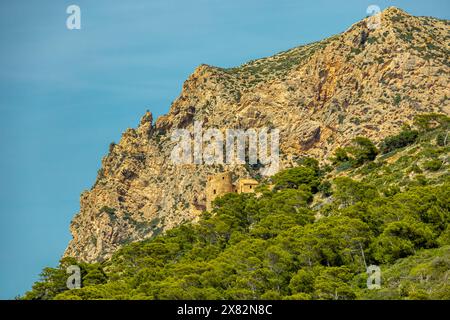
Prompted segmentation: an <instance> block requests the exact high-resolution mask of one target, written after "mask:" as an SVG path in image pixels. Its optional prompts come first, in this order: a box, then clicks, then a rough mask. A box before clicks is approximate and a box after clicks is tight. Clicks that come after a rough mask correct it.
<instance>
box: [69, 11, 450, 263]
mask: <svg viewBox="0 0 450 320" xmlns="http://www.w3.org/2000/svg"><path fill="white" fill-rule="evenodd" d="M449 40H450V23H449V21H447V20H438V19H433V18H428V17H413V16H410V15H408V14H406V13H405V12H403V11H401V10H399V9H396V8H389V9H387V10H385V11H383V12H382V13H381V24H380V26H379V28H376V29H373V30H372V29H370V28H369V27H368V20H367V19H364V20H362V21H360V22H358V23H356V24H354V25H352V26H351V27H350V28H349V29H348V30H347V31H345V32H344V33H342V34H339V35H336V36H333V37H330V38H328V39H325V40H323V41H320V42H316V43H312V44H309V45H305V46H301V47H297V48H294V49H291V50H288V51H285V52H282V53H279V54H277V55H274V56H272V57H268V58H263V59H258V60H254V61H251V62H249V63H246V64H244V65H242V66H240V67H237V68H231V69H223V68H218V67H212V66H208V65H201V66H199V67H198V68H197V69H196V70H195V71H194V73H193V74H192V75H191V76H190V77H189V78H188V79H187V80H186V82H185V83H184V85H183V89H182V92H181V94H180V96H179V97H178V98H177V99H176V101H175V102H174V103H173V104H172V106H171V108H170V111H169V112H168V113H167V115H164V116H162V117H160V118H159V119H157V120H156V122H155V123H153V118H152V115H151V113H149V112H147V113H146V114H145V115H144V116H143V118H142V120H141V122H140V124H139V126H138V127H137V128H136V129H128V130H127V131H126V132H125V133H124V134H123V136H122V138H121V140H120V142H119V143H118V144H112V145H111V146H110V152H109V154H108V155H107V156H106V157H104V159H103V161H102V167H101V169H100V170H99V174H98V177H97V181H96V183H95V185H94V186H93V187H92V189H91V190H90V191H87V192H84V193H83V194H82V195H81V200H80V202H81V209H80V212H79V213H78V214H77V215H76V216H75V218H74V219H73V221H72V223H71V232H72V235H73V240H71V242H70V243H69V246H68V248H67V250H66V252H65V256H73V257H76V258H78V259H80V260H83V261H87V262H94V261H101V260H103V259H106V258H108V257H110V256H111V254H112V253H113V252H114V251H115V250H116V249H117V248H119V247H120V246H122V245H123V244H125V243H128V242H131V241H136V240H142V239H145V238H149V237H152V236H155V235H157V234H159V233H160V232H164V231H165V230H168V229H170V228H172V227H174V226H176V225H179V224H181V223H183V222H186V221H193V220H194V221H195V219H197V218H198V216H199V214H200V213H201V211H202V209H203V208H204V207H205V205H206V203H205V201H206V198H205V186H206V179H207V177H208V176H209V175H212V174H215V173H218V172H223V171H230V172H233V173H234V176H236V177H246V176H249V175H250V176H251V175H252V172H250V171H251V170H250V169H249V167H248V166H243V165H223V166H222V165H210V166H207V165H196V164H185V165H176V164H173V163H172V162H171V161H170V153H171V151H172V149H173V146H174V143H173V142H172V141H171V131H172V130H173V129H176V128H186V129H189V130H192V127H193V123H194V121H201V122H203V126H204V127H205V128H218V129H220V130H223V129H224V128H242V129H247V128H262V127H268V128H278V129H279V130H280V151H281V154H282V165H283V166H285V167H286V166H290V165H291V159H295V158H296V157H299V156H302V155H309V156H313V157H317V158H319V159H322V160H324V159H326V158H327V157H329V156H330V155H331V154H332V152H333V151H334V150H335V149H336V148H337V147H339V146H345V145H346V144H348V143H349V142H350V140H351V139H353V138H354V137H356V136H366V137H369V138H371V139H373V140H375V141H379V140H380V139H382V138H384V137H386V136H388V135H391V134H393V133H395V132H397V131H398V130H399V129H400V127H401V126H402V124H403V123H404V122H409V121H411V120H412V118H413V117H414V115H416V114H418V113H425V112H443V113H446V114H449V113H450V102H449V99H448V97H450V85H449V76H448V75H449V74H450V70H449V68H450V66H449V49H450V47H449V44H450V41H449Z"/></svg>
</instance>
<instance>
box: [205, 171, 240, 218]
mask: <svg viewBox="0 0 450 320" xmlns="http://www.w3.org/2000/svg"><path fill="white" fill-rule="evenodd" d="M231 178H232V175H231V172H223V173H219V174H216V175H213V176H209V177H208V181H207V182H206V210H208V211H211V209H212V202H213V200H214V199H216V198H217V197H220V196H223V195H224V194H226V193H230V192H235V189H234V186H233V183H232V180H231Z"/></svg>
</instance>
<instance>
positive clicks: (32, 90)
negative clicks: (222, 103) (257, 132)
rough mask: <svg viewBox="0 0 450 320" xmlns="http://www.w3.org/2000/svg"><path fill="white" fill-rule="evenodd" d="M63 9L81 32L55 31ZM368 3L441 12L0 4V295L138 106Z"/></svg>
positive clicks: (277, 3) (267, 5) (164, 98)
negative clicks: (70, 11) (204, 70)
mask: <svg viewBox="0 0 450 320" xmlns="http://www.w3.org/2000/svg"><path fill="white" fill-rule="evenodd" d="M70 4H77V5H79V6H80V8H81V14H82V16H81V26H82V29H81V30H72V31H70V30H68V29H67V28H66V24H65V22H66V19H67V16H68V15H67V14H66V8H67V7H68V6H69V5H70ZM370 4H376V5H378V6H380V7H381V8H382V9H383V8H386V7H388V6H391V5H395V6H398V7H400V8H403V9H404V10H406V11H407V12H409V13H411V14H414V15H428V16H436V17H439V18H445V19H449V13H450V2H449V1H448V0H441V1H437V0H428V1H410V0H405V1H379V0H374V1H362V0H360V1H357V0H350V1H349V0H347V1H340V2H338V1H324V0H314V1H300V0H270V1H269V0H226V1H224V0H135V1H127V2H126V1H123V0H122V1H119V0H95V1H82V0H73V1H61V0H53V1H50V0H29V1H25V0H15V1H12V0H10V1H1V2H0V40H1V44H2V45H1V49H0V150H1V157H0V262H1V263H0V299H9V298H13V297H14V296H16V295H18V294H23V293H24V292H25V291H26V290H28V289H29V288H30V287H31V285H32V283H33V281H35V280H37V279H38V275H39V273H40V271H41V269H42V268H43V267H45V266H56V264H57V262H58V260H59V258H60V256H61V254H62V253H63V251H64V249H65V247H66V245H67V243H68V241H69V240H70V238H71V236H70V233H69V223H70V220H71V218H72V217H73V215H74V214H75V213H76V212H77V211H78V209H79V195H80V193H81V192H82V191H83V190H84V189H89V188H90V187H91V185H92V184H93V182H94V180H95V177H96V172H97V170H98V169H99V168H100V161H101V158H102V157H103V156H104V155H105V154H106V153H107V150H108V145H109V143H110V142H112V141H116V142H117V141H118V140H119V138H120V135H121V133H122V132H123V131H124V130H125V129H126V128H128V127H135V126H136V125H137V124H138V122H139V119H140V117H141V116H142V115H143V113H144V112H145V110H146V109H149V110H151V111H152V112H153V114H154V115H155V116H159V115H162V114H164V113H166V112H167V111H168V109H169V106H170V103H171V102H172V101H173V100H174V99H175V98H176V97H177V96H178V94H179V93H180V90H181V86H182V84H183V81H184V80H185V79H186V78H187V76H188V75H189V74H190V73H191V72H192V71H193V70H194V68H195V67H196V66H198V65H199V64H201V63H207V64H211V65H217V66H221V67H230V66H236V65H239V64H242V63H244V62H246V61H248V60H251V59H255V58H258V57H263V56H268V55H272V54H274V53H276V52H279V51H282V50H286V49H289V48H291V47H295V46H297V45H300V44H304V43H308V42H312V41H316V40H320V39H322V38H324V37H327V36H330V35H333V34H336V33H340V32H342V31H344V30H346V29H347V27H349V26H350V25H351V24H352V23H354V22H356V21H358V20H360V19H362V18H364V17H365V15H366V8H367V6H368V5H370Z"/></svg>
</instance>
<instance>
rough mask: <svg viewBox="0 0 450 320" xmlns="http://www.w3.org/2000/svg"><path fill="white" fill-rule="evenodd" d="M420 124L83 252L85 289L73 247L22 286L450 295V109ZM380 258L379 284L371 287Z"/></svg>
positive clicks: (266, 295) (74, 294)
mask: <svg viewBox="0 0 450 320" xmlns="http://www.w3.org/2000/svg"><path fill="white" fill-rule="evenodd" d="M436 119H437V120H436ZM412 130H413V129H411V128H405V129H404V131H402V133H400V134H399V135H397V136H395V137H391V138H388V139H385V140H384V141H383V142H381V144H380V145H379V147H380V148H381V149H382V150H383V152H382V153H385V154H382V155H378V156H377V154H378V149H377V148H376V147H375V145H374V144H373V143H372V142H371V141H370V140H368V139H366V138H357V139H355V141H354V142H353V144H352V146H350V147H347V148H343V149H340V150H338V151H337V153H336V155H335V161H334V163H335V167H334V168H330V167H319V165H318V163H317V161H315V160H313V159H308V158H306V159H303V160H302V161H300V162H299V165H298V166H297V167H294V168H291V169H287V170H284V171H281V172H279V173H278V174H276V175H275V176H273V177H272V178H271V180H267V181H263V183H262V185H261V186H260V187H259V189H258V192H257V193H256V194H228V195H225V196H224V197H222V198H219V199H217V200H216V201H215V203H214V209H213V211H212V212H206V213H204V214H203V216H202V218H201V219H200V221H199V222H198V223H195V224H184V225H181V226H179V227H177V228H175V229H172V230H170V231H168V232H166V233H165V234H164V235H159V236H157V237H155V238H153V239H149V240H146V241H141V242H136V243H131V244H129V245H126V246H124V247H122V248H121V249H120V250H118V251H117V252H116V253H115V254H114V256H113V257H112V258H111V259H110V260H109V261H106V262H104V263H102V264H86V263H81V264H79V265H80V267H81V270H82V284H83V287H82V288H81V289H73V290H68V289H67V288H66V279H67V274H66V273H65V269H66V267H67V266H68V265H70V264H75V263H76V261H74V260H73V259H71V258H66V259H63V260H62V261H61V263H60V265H59V266H58V267H57V268H46V269H44V271H43V273H42V276H41V280H40V281H39V282H37V283H35V284H34V286H33V289H32V290H31V291H30V292H28V293H26V294H25V296H24V298H25V299H450V283H449V281H448V276H449V270H450V228H449V222H450V210H449V209H450V201H449V199H450V179H449V170H448V169H449V164H448V154H449V146H448V144H447V141H446V138H442V137H446V135H447V132H448V118H444V117H442V116H437V115H434V116H433V115H431V116H430V115H429V116H428V117H425V116H423V117H420V118H419V119H417V121H416V125H415V129H414V130H416V131H414V132H417V136H416V134H415V133H411V132H412ZM412 136H415V137H414V139H413V138H412ZM383 148H387V149H383ZM345 162H348V163H349V166H348V167H347V168H346V169H345V168H342V163H345ZM430 162H439V166H437V165H430ZM105 210H106V209H105ZM372 264H375V265H379V266H380V268H381V272H382V274H381V279H382V280H381V281H382V283H381V289H377V290H369V289H367V285H366V279H367V274H366V268H367V266H368V265H372Z"/></svg>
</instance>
